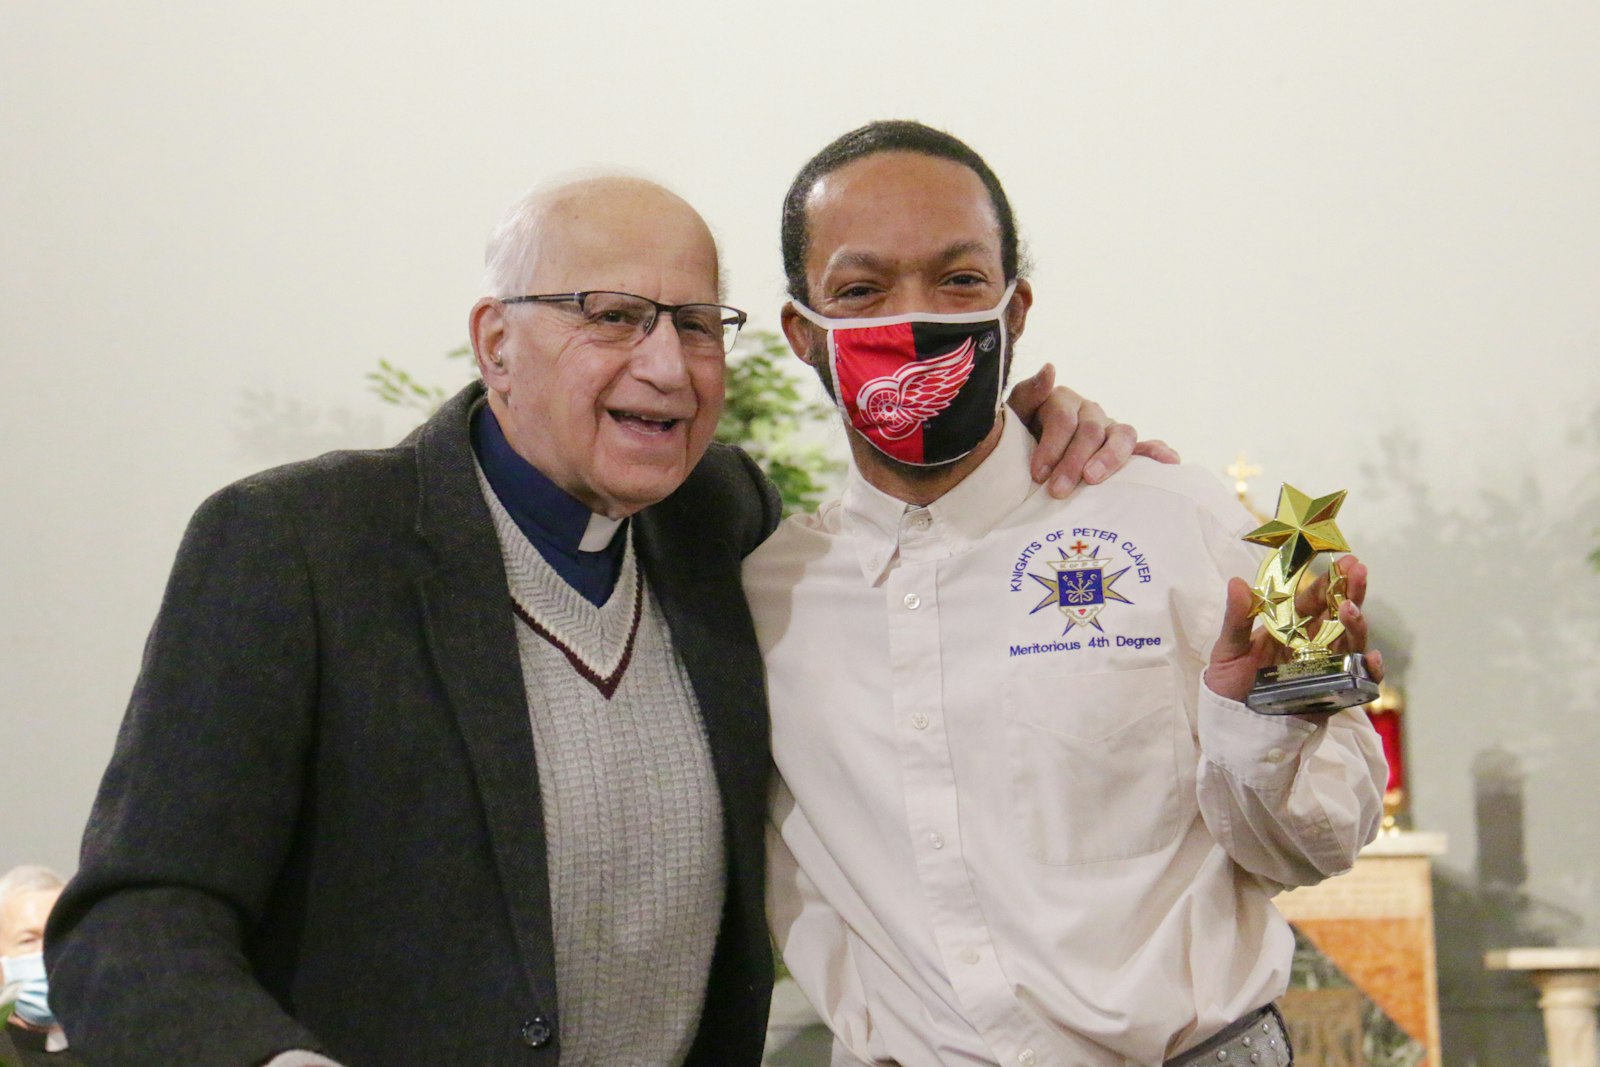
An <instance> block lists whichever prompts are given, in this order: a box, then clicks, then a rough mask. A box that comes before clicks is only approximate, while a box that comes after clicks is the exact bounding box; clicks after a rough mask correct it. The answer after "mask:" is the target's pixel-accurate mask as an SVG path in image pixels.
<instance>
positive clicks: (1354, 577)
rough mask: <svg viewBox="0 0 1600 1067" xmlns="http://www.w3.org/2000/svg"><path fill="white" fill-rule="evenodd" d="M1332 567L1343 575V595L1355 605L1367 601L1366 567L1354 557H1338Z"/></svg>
mask: <svg viewBox="0 0 1600 1067" xmlns="http://www.w3.org/2000/svg"><path fill="white" fill-rule="evenodd" d="M1334 566H1336V567H1338V568H1339V570H1340V572H1341V573H1342V574H1343V575H1344V581H1345V591H1344V595H1345V596H1347V597H1349V598H1350V599H1351V600H1354V601H1355V602H1356V603H1357V604H1364V603H1366V600H1367V565H1366V564H1365V563H1362V562H1361V561H1360V560H1359V559H1357V558H1356V557H1354V556H1340V557H1339V560H1338V562H1337V563H1335V564H1334Z"/></svg>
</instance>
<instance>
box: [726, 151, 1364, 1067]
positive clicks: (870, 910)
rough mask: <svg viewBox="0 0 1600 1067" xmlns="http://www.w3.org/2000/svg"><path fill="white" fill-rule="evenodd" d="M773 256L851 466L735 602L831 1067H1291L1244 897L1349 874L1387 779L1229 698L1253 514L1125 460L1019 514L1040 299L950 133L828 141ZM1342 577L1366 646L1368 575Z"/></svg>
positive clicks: (782, 934) (783, 538)
mask: <svg viewBox="0 0 1600 1067" xmlns="http://www.w3.org/2000/svg"><path fill="white" fill-rule="evenodd" d="M783 244H784V260H785V263H786V265H787V267H788V272H789V285H790V293H791V295H792V297H793V301H792V303H791V304H790V305H789V306H788V307H787V308H786V309H785V312H784V319H783V321H784V329H785V331H786V333H787V335H788V339H789V342H790V344H791V346H792V347H793V349H794V351H795V352H796V354H797V355H799V356H800V357H801V358H802V359H804V360H806V361H807V362H809V363H811V364H812V365H813V366H815V367H816V368H817V369H818V371H819V373H820V374H821V375H822V377H823V381H824V383H825V384H826V385H827V387H828V389H829V391H830V393H831V394H832V395H833V396H834V397H835V398H836V401H837V403H838V406H839V408H840V410H841V412H842V413H843V417H844V421H845V423H846V427H847V433H848V436H849V440H850V447H851V451H852V453H853V455H854V457H855V461H856V463H855V467H854V469H853V470H852V472H851V474H850V476H849V481H848V484H847V485H846V487H845V489H844V494H843V497H842V499H841V500H839V501H837V502H835V503H832V504H829V505H825V506H824V507H823V508H822V509H820V511H819V512H818V514H817V515H815V516H807V517H803V518H799V519H792V520H789V521H788V522H785V523H784V524H783V526H781V527H780V528H779V530H778V532H777V533H775V534H774V535H773V536H772V537H771V538H770V539H769V540H768V541H767V542H766V543H765V544H764V545H762V547H760V548H759V549H757V550H756V551H755V552H754V553H753V554H752V555H751V556H750V557H749V558H748V559H747V560H746V562H745V565H744V575H745V591H746V594H747V596H748V597H749V600H750V606H751V611H752V613H753V615H754V618H755V623H756V630H757V635H758V638H759V640H760V642H761V648H762V655H763V659H764V661H765V664H766V669H767V684H768V689H769V695H770V698H771V704H772V746H773V756H774V760H775V762H776V764H777V768H778V771H779V773H780V775H781V777H782V780H783V783H784V785H783V787H782V788H780V789H779V791H778V798H777V801H776V802H775V804H774V808H773V825H774V827H775V831H776V832H775V836H774V838H773V840H772V841H771V842H770V856H771V859H770V865H771V871H770V878H769V889H770V894H771V912H772V918H773V925H774V933H775V935H776V936H777V938H778V942H779V945H780V947H781V948H782V949H783V953H784V958H785V961H786V962H787V963H788V965H789V969H790V971H791V972H792V973H793V974H794V976H795V978H796V979H797V980H798V982H799V983H800V985H801V987H802V988H803V989H804V990H805V992H806V993H807V995H808V996H809V998H810V1000H811V1002H812V1004H813V1005H815V1006H816V1007H817V1009H818V1010H819V1011H820V1012H821V1013H822V1015H823V1016H824V1018H825V1019H826V1021H827V1023H828V1024H829V1026H830V1027H831V1028H832V1029H833V1031H834V1034H835V1046H834V1048H835V1053H834V1063H835V1065H836V1067H849V1065H858V1064H879V1065H882V1064H898V1065H900V1067H930V1065H938V1064H993V1065H998V1064H1005V1065H1007V1067H1010V1065H1021V1067H1032V1065H1033V1064H1069V1065H1072V1067H1124V1065H1127V1064H1140V1065H1152V1067H1153V1065H1158V1064H1161V1063H1162V1062H1163V1061H1164V1060H1168V1058H1169V1057H1174V1056H1176V1057H1178V1058H1179V1061H1181V1062H1183V1063H1185V1064H1188V1063H1198V1062H1201V1059H1199V1058H1197V1057H1203V1058H1204V1059H1205V1061H1207V1062H1210V1063H1213V1064H1214V1063H1216V1062H1220V1061H1225V1060H1227V1059H1228V1057H1229V1056H1230V1055H1232V1056H1233V1062H1238V1063H1245V1064H1255V1063H1263V1064H1270V1065H1274V1067H1277V1065H1279V1064H1283V1063H1287V1062H1288V1054H1287V1049H1286V1041H1285V1037H1284V1034H1283V1032H1282V1030H1281V1025H1280V1020H1279V1019H1278V1018H1277V1017H1276V1015H1275V1014H1274V1012H1273V1011H1272V1010H1271V1009H1270V1007H1269V1005H1270V1002H1271V1001H1272V1000H1273V998H1274V997H1276V996H1277V995H1278V994H1279V993H1281V992H1282V991H1283V989H1284V988H1285V985H1286V983H1287V980H1288V972H1289V964H1290V956H1291V949H1292V937H1291V935H1290V932H1289V929H1288V926H1287V924H1286V923H1285V922H1284V920H1283V918H1282V917H1281V916H1280V915H1278V913H1277V912H1276V911H1275V910H1274V908H1273V906H1272V903H1271V900H1270V896H1271V894H1272V892H1273V891H1274V888H1275V887H1277V886H1282V885H1304V884H1309V883H1312V882H1315V881H1318V880H1319V879H1321V878H1324V877H1326V876H1328V875H1332V874H1336V873H1338V872H1340V871H1342V870H1344V869H1346V868H1348V867H1349V866H1350V865H1351V863H1352V862H1353V861H1354V859H1355V855H1356V852H1357V850H1358V849H1359V848H1360V847H1361V846H1362V845H1363V844H1365V843H1366V842H1367V841H1369V840H1370V839H1371V837H1372V836H1373V834H1374V833H1375V832H1376V830H1377V827H1378V821H1379V816H1380V794H1381V790H1382V785H1383V781H1384V778H1383V773H1382V771H1383V762H1382V755H1381V750H1380V746H1379V744H1378V741H1377V738H1376V736H1375V735H1374V733H1373V730H1372V727H1371V725H1370V724H1369V723H1368V722H1367V721H1366V718H1365V716H1364V715H1362V714H1360V712H1359V709H1356V710H1347V711H1343V712H1340V713H1338V714H1336V715H1334V716H1332V717H1331V718H1322V719H1302V718H1299V717H1292V716H1291V717H1279V718H1269V717H1266V716H1261V715H1257V714H1255V713H1253V712H1251V711H1250V710H1248V709H1247V708H1246V707H1245V706H1244V705H1243V704H1242V703H1240V702H1241V701H1242V700H1243V699H1244V697H1245V695H1246V693H1247V691H1248V690H1249V688H1250V686H1251V683H1252V680H1253V675H1254V672H1255V670H1256V669H1257V668H1258V667H1259V666H1261V665H1263V664H1264V663H1265V662H1266V661H1267V658H1268V656H1270V655H1271V653H1270V652H1269V651H1268V647H1267V646H1268V645H1269V644H1270V643H1269V642H1265V641H1264V640H1262V638H1263V636H1264V635H1259V634H1258V635H1257V636H1256V638H1255V639H1254V640H1252V636H1251V624H1250V617H1249V604H1250V600H1249V592H1248V587H1247V585H1246V584H1245V582H1244V581H1242V580H1241V578H1240V576H1242V575H1245V574H1247V573H1253V572H1254V569H1255V564H1256V559H1255V557H1254V556H1253V554H1252V553H1251V552H1250V551H1248V546H1245V545H1242V544H1241V543H1240V541H1239V539H1238V534H1239V533H1240V532H1241V531H1242V530H1244V529H1248V527H1249V516H1247V515H1246V514H1245V513H1244V511H1243V509H1242V508H1240V507H1239V506H1238V504H1237V503H1236V502H1235V501H1233V500H1232V499H1231V498H1230V496H1229V494H1228V493H1227V492H1226V490H1225V489H1224V488H1223V487H1222V486H1221V485H1220V484H1218V483H1217V481H1216V480H1215V479H1214V478H1213V477H1211V476H1210V475H1208V474H1206V473H1205V472H1203V471H1196V470H1194V469H1188V468H1182V467H1165V466H1160V465H1158V464H1153V463H1143V462H1141V461H1139V460H1135V461H1134V462H1133V463H1132V464H1130V465H1129V466H1128V467H1126V468H1124V469H1123V470H1122V471H1121V472H1119V473H1118V474H1116V475H1114V476H1113V477H1112V478H1110V479H1109V480H1107V481H1106V482H1104V483H1103V484H1101V485H1097V486H1093V487H1085V488H1081V489H1079V490H1078V491H1077V492H1075V493H1073V494H1072V495H1070V496H1069V497H1067V499H1066V500H1064V501H1058V500H1053V499H1051V498H1050V497H1049V496H1048V495H1047V494H1044V493H1041V492H1038V491H1037V487H1036V486H1035V485H1033V484H1032V483H1031V482H1030V480H1029V477H1028V470H1027V462H1028V460H1027V447H1026V439H1025V435H1024V434H1022V433H1021V431H1020V430H1019V428H1018V427H1017V425H1016V422H1015V420H1014V419H1011V418H1007V417H1006V416H1005V415H1004V413H1003V411H1001V410H999V405H998V402H997V398H998V396H999V389H1000V384H1001V382H1002V381H1003V378H1004V374H1005V369H1006V366H1007V364H1008V361H1009V357H1010V352H1011V344H1012V343H1013V342H1014V341H1015V339H1016V338H1017V337H1018V336H1019V335H1020V334H1021V333H1022V331H1023V328H1024V325H1025V323H1026V320H1027V313H1028V309H1029V307H1030V305H1031V303H1032V299H1033V292H1032V288H1031V287H1030V285H1029V283H1028V280H1027V279H1026V278H1025V277H1023V270H1022V265H1021V264H1020V263H1019V256H1018V253H1017V231H1016V224H1015V221H1014V218H1013V216H1012V212H1011V208H1010V205H1009V203H1008V202H1007V200H1006V196H1005V192H1004V190H1003V188H1002V187H1001V185H1000V182H999V180H998V179H997V178H996V177H995V175H994V174H993V172H992V171H991V170H990V169H989V167H988V165H987V164H986V163H984V161H983V160H982V158H981V157H979V156H978V155H977V154H976V153H975V152H973V151H972V150H971V149H970V148H969V147H968V146H966V145H965V144H963V143H962V142H960V141H958V140H957V139H955V138H954V137H951V136H950V135H948V134H945V133H943V132H941V131H937V130H933V129H930V128H928V127H926V126H921V125H919V124H916V123H903V122H890V123H876V124H873V125H871V126H868V127H864V128H862V129H860V130H856V131H854V132H852V133H850V134H847V135H845V136H844V137H842V138H840V139H839V140H838V141H836V142H834V143H833V144H831V145H829V146H828V147H827V148H825V149H823V150H822V151H821V152H820V153H819V154H818V155H817V156H816V157H815V158H813V159H812V160H811V162H810V163H808V164H807V165H806V166H805V167H804V168H802V170H801V171H800V174H799V176H798V177H797V178H796V179H795V181H794V184H793V186H792V187H791V190H790V193H789V196H788V199H787V201H786V205H785V211H784V242H783ZM1340 567H1341V569H1342V571H1343V573H1344V574H1345V576H1346V578H1347V580H1348V582H1349V589H1350V602H1349V603H1347V604H1345V605H1344V607H1343V608H1342V613H1341V619H1342V621H1343V622H1345V624H1346V625H1347V626H1348V628H1349V629H1348V633H1349V635H1350V640H1351V645H1352V647H1355V648H1360V647H1361V646H1362V644H1363V643H1364V641H1365V623H1364V622H1363V621H1362V619H1361V616H1360V612H1359V610H1358V608H1357V605H1358V604H1359V602H1360V600H1361V599H1362V596H1363V595H1364V586H1365V579H1366V572H1365V569H1364V568H1363V567H1362V566H1361V565H1360V564H1359V562H1358V561H1356V560H1355V559H1354V557H1347V558H1346V559H1344V560H1343V561H1341V563H1340ZM1219 635H1220V636H1219ZM1372 661H1373V663H1374V665H1375V666H1377V669H1378V670H1379V672H1380V673H1381V664H1380V662H1379V659H1378V657H1377V655H1376V654H1373V655H1372ZM819 664H825V665H826V669H818V665H819ZM1186 1053H1187V1054H1186Z"/></svg>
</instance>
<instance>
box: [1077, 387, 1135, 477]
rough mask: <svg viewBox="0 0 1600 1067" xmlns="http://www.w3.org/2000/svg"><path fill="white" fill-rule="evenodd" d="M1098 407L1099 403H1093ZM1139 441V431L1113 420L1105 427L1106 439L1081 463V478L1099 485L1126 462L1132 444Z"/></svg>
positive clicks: (1131, 451) (1130, 452)
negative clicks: (1085, 461) (1086, 460)
mask: <svg viewBox="0 0 1600 1067" xmlns="http://www.w3.org/2000/svg"><path fill="white" fill-rule="evenodd" d="M1095 406H1096V407H1098V406H1099V405H1095ZM1138 443H1139V432H1138V431H1137V430H1135V429H1134V428H1133V427H1132V426H1129V425H1128V424H1127V423H1125V422H1113V423H1110V424H1109V425H1108V426H1107V427H1106V439H1105V441H1104V442H1103V443H1102V444H1101V445H1100V448H1099V449H1098V450H1097V451H1096V452H1095V454H1094V455H1093V456H1091V457H1089V462H1087V463H1085V464H1084V465H1083V480H1084V481H1086V482H1088V483H1089V484H1090V485H1099V484H1100V483H1101V482H1103V481H1105V480H1106V479H1107V478H1109V477H1111V476H1112V475H1113V474H1115V473H1116V472H1117V471H1119V470H1121V469H1122V465H1123V464H1124V463H1126V462H1128V457H1129V456H1132V455H1133V449H1134V446H1135V445H1137V444H1138Z"/></svg>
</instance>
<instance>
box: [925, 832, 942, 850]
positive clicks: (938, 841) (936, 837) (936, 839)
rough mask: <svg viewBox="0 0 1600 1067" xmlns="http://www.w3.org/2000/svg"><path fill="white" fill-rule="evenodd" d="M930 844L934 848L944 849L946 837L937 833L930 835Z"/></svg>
mask: <svg viewBox="0 0 1600 1067" xmlns="http://www.w3.org/2000/svg"><path fill="white" fill-rule="evenodd" d="M928 844H930V845H932V846H933V847H934V848H944V835H943V834H937V833H936V834H929V835H928Z"/></svg>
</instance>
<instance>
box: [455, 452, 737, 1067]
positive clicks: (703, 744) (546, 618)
mask: <svg viewBox="0 0 1600 1067" xmlns="http://www.w3.org/2000/svg"><path fill="white" fill-rule="evenodd" d="M479 484H480V485H481V487H482V489H483V494H484V498H485V500H487V501H488V504H489V509H490V511H491V512H492V514H493V516H494V526H495V532H496V534H497V535H498V536H499V539H500V548H501V551H502V553H503V555H504V557H505V564H506V576H507V579H508V583H509V585H510V592H511V598H512V600H513V601H514V602H515V605H516V608H515V609H514V608H513V606H512V604H510V603H508V604H507V605H506V610H507V611H513V610H516V613H517V615H518V616H519V618H518V620H517V622H516V624H515V625H516V630H517V647H518V650H519V652H520V655H521V660H522V679H523V684H524V686H525V687H526V689H527V695H528V709H529V717H530V720H531V723H532V727H533V750H534V758H535V761H536V763H537V765H538V772H539V796H540V800H541V802H542V805H543V810H544V829H545V847H546V852H547V853H548V863H549V872H550V902H551V913H552V914H551V921H552V926H553V928H554V937H555V955H556V990H557V1009H558V1011H559V1019H558V1024H557V1034H558V1040H559V1041H560V1044H561V1062H562V1063H564V1064H568V1063H570V1064H601V1063H606V1064H677V1063H681V1062H682V1060H683V1058H684V1056H685V1055H686V1054H687V1053H688V1050H689V1046H690V1045H691V1044H692V1043H693V1040H694V1036H695V1030H696V1026H697V1024H698V1022H699V1018H700V1008H701V1003H702V1001H703V998H704V993H705V987H706V978H707V974H708V973H709V971H710V967H711V957H712V953H713V952H714V950H715V948H716V939H717V930H718V928H719V926H720V925H721V918H722V902H723V899H722V898H723V852H722V804H721V799H720V795H719V794H718V792H717V783H716V777H715V774H714V772H713V769H712V763H711V751H710V746H709V744H708V742H707V740H706V735H705V728H704V726H703V725H702V723H701V720H700V709H699V705H698V703H697V702H696V700H695V696H694V689H693V687H692V685H691V683H690V680H689V676H688V673H687V671H685V670H684V668H683V665H682V664H681V663H680V661H679V659H678V656H677V654H676V653H675V652H674V651H673V648H672V641H671V637H670V635H669V633H668V631H667V625H666V620H665V618H664V617H663V616H662V614H661V611H660V608H659V607H658V606H657V605H656V602H655V599H654V597H652V596H651V594H650V590H649V587H648V585H647V583H645V581H644V576H643V574H641V573H640V571H639V567H638V562H637V560H636V557H635V555H634V551H633V534H632V530H631V524H630V529H629V530H628V531H627V533H626V536H627V538H628V541H627V545H626V549H625V551H624V554H623V563H622V570H621V573H620V575H619V576H618V578H617V584H616V587H615V588H614V589H613V590H612V592H611V596H610V598H609V599H608V600H607V601H606V602H605V604H603V605H601V606H600V607H596V606H595V605H593V604H591V603H590V602H589V601H587V600H585V599H584V598H583V596H582V595H580V594H579V593H578V592H577V591H576V590H575V589H573V588H572V587H571V586H569V585H567V584H566V582H564V581H562V579H561V578H560V576H558V575H557V574H556V572H555V571H554V569H552V568H551V566H550V565H549V564H548V563H547V562H545V559H544V557H543V556H542V555H540V553H539V550H538V549H537V548H536V547H535V546H534V545H533V544H532V543H531V542H529V540H528V539H527V537H526V536H525V535H524V534H523V533H522V531H521V530H520V529H518V528H517V525H516V523H515V521H514V520H513V519H512V518H511V516H510V515H509V514H507V512H506V510H505V508H504V507H503V506H502V505H501V503H500V501H499V499H498V498H497V497H496V496H495V494H494V491H493V490H492V489H491V488H490V487H489V484H488V482H487V480H485V479H484V478H483V476H482V473H481V472H480V474H479ZM536 628H537V629H536ZM613 686H614V689H613V688H612V687H613Z"/></svg>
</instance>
